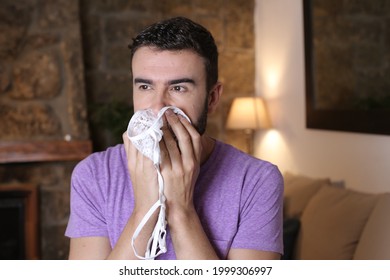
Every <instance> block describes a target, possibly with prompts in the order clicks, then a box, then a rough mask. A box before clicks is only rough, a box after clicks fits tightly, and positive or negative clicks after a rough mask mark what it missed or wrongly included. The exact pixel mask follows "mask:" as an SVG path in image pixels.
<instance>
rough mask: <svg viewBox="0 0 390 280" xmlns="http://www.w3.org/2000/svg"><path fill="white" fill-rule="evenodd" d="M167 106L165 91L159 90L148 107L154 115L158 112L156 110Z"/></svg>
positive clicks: (167, 100)
mask: <svg viewBox="0 0 390 280" xmlns="http://www.w3.org/2000/svg"><path fill="white" fill-rule="evenodd" d="M166 106H169V99H168V97H167V94H166V93H165V92H159V93H158V94H156V96H155V97H154V98H153V101H152V104H151V106H150V108H151V109H152V111H153V113H154V114H155V115H157V114H158V112H159V111H160V110H161V109H162V108H164V107H166Z"/></svg>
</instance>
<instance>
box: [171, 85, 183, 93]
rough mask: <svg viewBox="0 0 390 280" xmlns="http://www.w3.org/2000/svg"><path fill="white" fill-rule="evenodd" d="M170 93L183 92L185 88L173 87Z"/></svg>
mask: <svg viewBox="0 0 390 280" xmlns="http://www.w3.org/2000/svg"><path fill="white" fill-rule="evenodd" d="M172 91H177V92H185V88H184V87H183V86H173V87H172Z"/></svg>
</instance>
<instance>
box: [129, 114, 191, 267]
mask: <svg viewBox="0 0 390 280" xmlns="http://www.w3.org/2000/svg"><path fill="white" fill-rule="evenodd" d="M168 109H171V110H173V112H174V113H176V114H180V115H182V116H184V117H185V118H186V119H187V120H188V121H190V119H189V118H188V117H187V115H186V114H185V113H184V112H183V111H182V110H180V109H179V108H177V107H174V106H167V107H164V108H162V109H161V110H160V111H159V112H158V114H157V116H156V115H154V114H153V111H152V110H151V109H146V110H140V111H137V112H136V113H135V114H134V115H133V117H132V118H131V120H130V122H129V125H128V127H127V136H128V138H129V139H130V141H131V142H132V143H133V145H134V146H135V147H136V148H137V150H138V151H139V152H141V153H142V154H143V155H144V156H146V157H148V158H150V159H151V160H152V161H153V164H154V166H155V168H156V172H157V174H156V176H157V179H158V185H159V198H158V200H157V201H156V203H155V204H154V205H153V206H152V207H151V208H150V209H149V211H148V212H147V213H146V215H145V216H144V217H143V219H142V220H141V222H140V224H139V225H138V226H137V228H136V230H135V232H134V234H133V237H132V240H131V246H132V248H133V251H134V254H135V256H137V257H138V258H140V259H146V260H149V259H154V258H156V257H157V256H159V255H161V254H163V253H166V252H167V248H166V226H167V221H166V218H165V215H166V204H165V200H166V198H165V196H164V178H163V177H162V175H161V172H160V163H161V156H160V145H159V142H160V141H161V139H162V136H163V132H162V129H161V128H162V126H163V120H162V117H163V115H164V113H165V112H166V110H168ZM158 208H160V211H159V214H158V218H157V222H156V225H155V227H154V229H153V232H152V234H151V236H150V238H149V240H148V243H147V246H146V252H145V256H140V255H139V254H138V252H137V250H136V249H135V246H134V243H135V240H136V238H137V237H138V235H139V234H140V232H141V230H142V228H143V227H144V226H145V224H146V223H147V222H148V220H149V219H150V218H151V216H152V215H153V213H154V212H155V211H156V210H157V209H158Z"/></svg>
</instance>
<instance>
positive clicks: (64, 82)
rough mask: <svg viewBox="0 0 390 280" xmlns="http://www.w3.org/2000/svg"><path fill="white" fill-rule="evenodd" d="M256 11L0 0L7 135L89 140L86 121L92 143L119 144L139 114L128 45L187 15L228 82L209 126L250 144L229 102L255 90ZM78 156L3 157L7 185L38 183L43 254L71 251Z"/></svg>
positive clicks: (242, 3)
mask: <svg viewBox="0 0 390 280" xmlns="http://www.w3.org/2000/svg"><path fill="white" fill-rule="evenodd" d="M253 10H254V1H247V0H214V1H208V0H161V1H152V0H144V1H138V0H133V1H128V0H112V1H107V0H96V1H92V0H19V1H13V0H2V1H1V2H0V117H1V122H0V142H2V141H8V142H9V141H31V140H34V141H40V140H45V141H46V140H61V139H64V138H66V139H67V140H83V139H89V138H90V134H89V131H88V124H89V125H90V127H91V129H90V130H91V139H92V141H93V144H94V148H95V150H102V149H105V148H106V147H107V146H109V145H113V144H115V143H118V142H120V139H118V137H117V134H118V133H121V131H123V130H124V129H125V128H126V124H127V122H128V119H129V118H130V116H131V113H132V112H131V110H132V109H131V105H132V97H131V95H132V92H131V91H132V85H131V77H130V74H129V69H130V68H129V67H130V65H129V59H128V58H129V50H128V48H127V46H128V44H129V43H130V42H131V38H132V37H133V36H134V35H135V34H136V33H137V32H138V31H139V30H141V29H142V28H144V27H145V26H146V25H148V24H150V23H152V22H155V21H156V20H159V19H163V18H167V17H171V16H178V15H181V16H187V17H189V18H191V19H193V20H195V21H198V22H200V23H201V24H203V25H205V26H206V27H208V28H209V29H210V30H211V31H212V33H213V34H214V35H215V39H216V41H217V44H218V47H219V51H220V80H221V81H222V82H224V83H225V89H224V94H223V97H222V100H221V106H220V107H219V109H218V111H217V112H216V113H215V114H214V115H212V116H211V118H210V119H209V127H208V133H209V134H210V135H212V136H213V137H215V138H219V139H222V140H225V141H227V142H230V143H232V144H234V145H236V146H238V147H245V139H244V138H243V137H242V135H241V134H239V133H235V132H228V131H225V128H224V126H225V122H226V117H227V113H228V109H229V106H230V104H231V101H232V99H233V98H234V97H236V96H246V95H253V93H254V65H255V61H254V37H253V36H254V30H253ZM80 30H81V32H80ZM80 34H82V35H80ZM85 100H87V102H86V101H85ZM87 112H88V114H87ZM87 117H88V121H87ZM106 120H109V121H108V122H106ZM109 128H110V129H109ZM76 163H77V162H73V161H67V162H61V161H56V162H34V163H7V164H0V183H9V182H15V181H16V182H29V183H35V184H37V185H38V187H39V191H40V195H39V196H40V202H41V207H40V213H41V214H40V221H41V229H40V230H41V251H42V252H41V257H42V258H43V259H65V258H67V255H68V248H69V240H68V239H67V238H65V237H64V230H65V227H66V223H67V220H68V217H69V185H70V175H71V172H72V170H73V168H74V166H75V164H76Z"/></svg>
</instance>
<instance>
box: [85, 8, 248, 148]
mask: <svg viewBox="0 0 390 280" xmlns="http://www.w3.org/2000/svg"><path fill="white" fill-rule="evenodd" d="M253 10H254V1H247V0H213V1H208V0H164V1H151V0H149V1H104V0H98V1H88V0H81V11H82V13H81V19H82V33H83V34H84V36H83V40H84V41H83V47H84V58H85V72H86V90H87V96H88V100H89V102H90V104H101V103H102V104H105V105H104V107H103V110H102V109H101V108H99V107H96V106H95V107H92V110H91V111H90V113H91V114H90V117H91V122H90V123H91V132H92V135H93V139H99V140H98V141H94V147H95V150H102V149H105V147H107V146H109V145H113V144H115V143H117V142H120V141H121V139H120V137H118V135H119V136H120V132H122V131H123V129H124V128H125V127H126V123H127V121H128V114H126V111H125V109H124V111H125V113H124V116H123V118H122V119H119V120H118V122H117V123H115V122H113V123H108V124H106V123H104V120H105V119H106V116H107V115H106V114H104V113H103V114H102V115H103V116H102V119H103V121H99V120H98V121H96V118H94V117H93V116H94V115H99V112H101V111H103V112H104V109H106V108H107V107H106V106H107V102H108V103H109V104H111V106H112V108H117V107H118V104H127V106H128V108H129V110H131V104H132V97H131V95H132V84H131V77H130V73H129V69H130V61H129V49H128V47H127V46H128V45H129V43H131V39H132V38H133V37H134V36H135V35H136V34H137V33H138V32H139V31H140V30H141V29H143V28H144V27H146V26H147V25H149V24H151V23H153V22H155V21H157V20H161V19H164V18H168V17H172V16H186V17H189V18H190V19H193V20H194V21H197V22H199V23H201V24H203V25H204V26H206V27H207V28H208V29H209V30H210V31H211V32H212V33H213V35H214V37H215V39H216V42H217V45H218V48H219V52H220V80H221V81H222V82H224V94H223V97H222V101H221V106H220V107H219V110H218V112H217V113H216V114H214V115H212V116H211V118H210V119H209V125H208V130H207V132H208V133H209V134H210V135H211V136H213V137H215V138H218V139H222V140H225V141H227V142H230V143H232V144H234V145H236V146H237V147H239V148H243V149H245V140H244V138H243V136H242V134H240V133H237V132H232V131H225V128H224V126H225V122H226V117H227V113H228V110H229V106H230V104H231V102H232V99H233V98H234V97H236V96H248V95H253V94H254V73H255V69H254V68H255V60H254V20H253ZM110 117H111V119H113V116H110ZM104 125H106V127H113V126H116V125H118V126H119V133H118V135H117V136H115V137H112V134H110V133H108V132H107V129H105V127H104ZM120 129H122V130H120Z"/></svg>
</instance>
